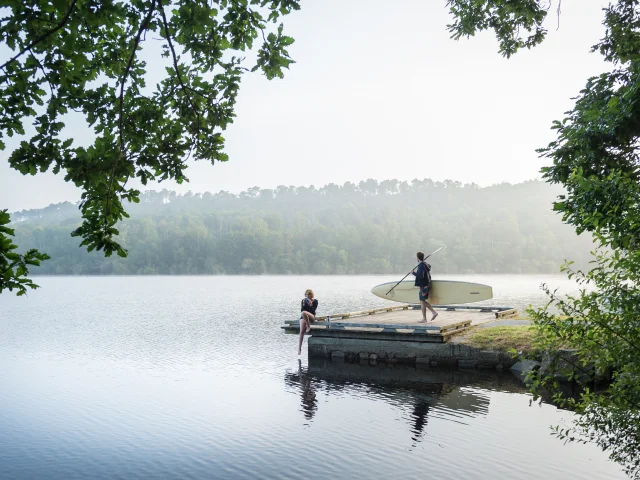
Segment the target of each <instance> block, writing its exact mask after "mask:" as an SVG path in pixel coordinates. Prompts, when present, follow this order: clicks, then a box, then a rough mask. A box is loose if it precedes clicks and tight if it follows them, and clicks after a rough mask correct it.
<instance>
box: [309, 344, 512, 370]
mask: <svg viewBox="0 0 640 480" xmlns="http://www.w3.org/2000/svg"><path fill="white" fill-rule="evenodd" d="M309 356H310V357H325V358H331V359H345V360H348V361H360V362H369V363H377V362H385V363H409V364H428V365H431V366H434V367H435V366H445V367H459V368H491V369H496V370H502V369H508V368H510V367H511V366H512V365H513V364H515V363H516V361H517V359H516V358H513V357H512V356H511V355H510V354H508V353H505V352H493V351H483V350H478V349H476V348H473V347H470V346H468V345H461V344H457V343H419V342H406V341H389V340H362V339H352V338H328V337H314V336H311V337H310V338H309Z"/></svg>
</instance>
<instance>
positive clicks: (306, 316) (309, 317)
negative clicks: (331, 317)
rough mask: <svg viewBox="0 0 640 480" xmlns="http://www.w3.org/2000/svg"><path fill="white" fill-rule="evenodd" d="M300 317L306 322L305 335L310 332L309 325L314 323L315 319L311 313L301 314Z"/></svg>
mask: <svg viewBox="0 0 640 480" xmlns="http://www.w3.org/2000/svg"><path fill="white" fill-rule="evenodd" d="M302 316H303V317H304V319H305V320H306V321H307V333H308V332H310V331H311V324H312V323H313V322H315V321H316V317H314V316H313V314H312V313H309V312H302Z"/></svg>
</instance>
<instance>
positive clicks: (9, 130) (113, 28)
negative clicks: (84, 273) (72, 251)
mask: <svg viewBox="0 0 640 480" xmlns="http://www.w3.org/2000/svg"><path fill="white" fill-rule="evenodd" d="M298 3H299V2H298V0H219V1H215V2H210V1H209V0H190V1H181V0H132V1H117V0H104V1H99V0H59V1H53V2H50V1H48V0H31V1H23V0H3V1H0V47H2V48H3V50H5V51H8V52H9V53H8V58H7V60H6V61H2V62H1V63H0V86H1V87H0V150H2V149H4V148H5V143H4V142H3V139H5V137H6V136H9V137H12V136H14V135H20V136H22V137H23V138H24V139H23V140H22V141H21V142H20V144H19V146H18V147H17V148H16V149H15V150H14V151H13V152H12V153H11V155H10V157H9V163H10V165H11V166H12V167H13V168H15V169H17V170H18V171H20V172H22V173H23V174H31V175H35V174H37V173H38V172H44V171H47V170H49V169H51V170H52V171H53V172H54V173H59V172H63V173H64V175H65V180H66V181H70V182H73V183H75V185H77V186H78V187H80V188H81V189H82V192H83V193H82V202H81V204H80V208H81V211H82V216H83V219H84V220H83V222H82V224H81V225H80V226H79V227H78V228H76V229H75V230H74V231H73V235H74V236H79V237H81V238H82V245H83V246H87V247H88V249H89V250H93V249H96V250H102V251H104V253H105V255H107V256H110V255H111V254H112V253H114V252H115V253H117V254H118V255H120V256H125V255H126V251H125V249H124V248H122V246H121V245H120V244H119V243H118V242H117V241H116V236H117V235H118V230H117V229H116V224H117V223H118V222H119V221H120V220H122V219H123V218H125V217H127V216H128V215H127V213H126V211H125V210H124V207H123V204H122V202H123V201H127V202H137V201H139V193H140V192H139V191H138V190H136V189H134V188H130V187H127V182H128V181H129V179H131V178H138V179H139V180H140V181H141V182H142V184H143V185H146V184H147V183H148V182H149V181H152V180H164V179H168V178H171V179H175V180H176V181H178V183H180V182H182V181H184V180H185V179H186V176H185V172H184V170H185V164H186V161H187V159H188V158H194V159H196V160H205V161H209V162H212V163H214V162H216V161H226V160H227V155H226V154H225V153H224V148H223V147H224V138H223V136H222V132H223V131H224V130H225V128H226V127H227V126H228V125H229V123H231V122H232V121H233V117H234V108H235V103H236V98H237V95H238V89H239V86H240V79H241V77H242V75H243V73H245V72H246V71H248V70H254V71H255V70H261V71H262V72H263V73H264V75H266V77H267V78H269V79H271V78H275V77H282V75H283V69H284V68H288V66H289V65H290V64H291V63H292V60H291V58H290V57H289V54H288V52H287V47H288V46H289V45H291V44H292V43H293V39H292V38H291V37H288V36H286V35H284V34H283V29H282V25H281V24H280V25H279V26H277V27H276V26H274V25H275V24H277V22H278V20H279V19H280V18H281V17H282V16H285V15H287V14H289V13H290V12H291V11H292V10H296V9H298V8H299V4H298ZM157 40H159V46H160V51H159V52H158V57H159V58H154V59H152V60H151V61H152V62H153V63H157V64H159V65H164V66H165V68H164V72H163V74H161V75H160V76H157V75H158V73H157V71H154V72H153V75H151V74H150V71H149V68H148V64H147V61H146V60H144V59H143V58H142V57H141V55H140V52H141V50H142V48H143V46H144V45H145V44H149V43H150V42H151V43H153V42H155V41H157ZM252 48H256V49H257V50H258V52H257V58H256V60H255V61H254V62H251V63H249V62H248V60H247V59H246V58H245V57H242V56H237V55H238V54H239V53H240V54H242V53H243V52H247V51H249V50H251V49H252ZM153 49H154V46H153V45H151V46H150V47H149V50H150V51H152V50H153ZM147 58H149V57H147ZM148 83H149V84H150V85H147V84H148ZM71 112H73V113H74V114H75V115H76V116H81V117H82V118H84V120H85V121H86V123H87V125H88V126H89V127H90V128H91V129H92V130H93V133H94V134H95V139H94V140H93V142H92V144H91V145H89V146H77V145H74V143H76V140H75V139H74V136H73V133H71V134H70V132H67V131H65V121H66V120H65V119H66V118H67V115H68V114H69V113H71ZM28 123H31V124H32V127H33V128H28V127H27V128H25V127H26V126H27V124H28Z"/></svg>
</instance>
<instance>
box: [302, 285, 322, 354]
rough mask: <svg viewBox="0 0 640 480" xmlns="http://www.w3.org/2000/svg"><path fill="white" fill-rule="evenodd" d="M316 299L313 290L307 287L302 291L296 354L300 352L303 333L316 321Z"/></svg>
mask: <svg viewBox="0 0 640 480" xmlns="http://www.w3.org/2000/svg"><path fill="white" fill-rule="evenodd" d="M317 308H318V300H316V299H315V298H313V290H311V289H310V288H308V289H307V290H306V291H305V292H304V298H303V299H302V302H301V304H300V312H302V313H301V314H300V341H299V342H298V355H300V354H301V353H302V340H303V339H304V334H305V333H308V332H309V331H310V330H311V324H312V323H313V322H315V321H316V309H317Z"/></svg>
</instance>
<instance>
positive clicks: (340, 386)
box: [284, 358, 526, 447]
mask: <svg viewBox="0 0 640 480" xmlns="http://www.w3.org/2000/svg"><path fill="white" fill-rule="evenodd" d="M284 380H285V384H286V386H287V387H288V388H290V389H292V390H294V391H297V392H298V394H299V395H300V405H301V409H300V410H301V412H302V413H303V416H304V419H305V421H310V420H312V419H313V417H314V416H315V415H316V414H317V412H318V393H319V392H321V393H325V394H328V395H334V394H338V393H339V394H348V395H353V396H362V397H367V398H372V397H375V399H377V400H382V401H385V402H387V403H389V404H391V405H393V406H395V407H396V408H399V409H401V410H402V412H403V415H402V416H403V418H405V419H406V421H407V422H408V427H409V431H410V435H411V439H412V442H413V446H414V447H415V446H416V444H417V443H419V442H420V441H422V439H423V438H424V437H425V433H426V430H427V425H428V420H429V418H430V417H433V418H439V419H444V420H448V421H454V422H457V423H463V424H464V423H465V418H469V417H479V416H485V415H486V414H487V413H488V411H489V403H490V394H491V391H494V390H495V391H501V392H512V393H525V391H526V390H525V388H524V387H523V385H522V383H521V382H520V381H519V380H518V379H517V378H515V377H514V376H513V375H512V374H511V373H508V372H505V373H501V372H493V371H478V370H474V371H464V370H448V369H428V368H420V367H415V366H405V365H386V364H378V365H369V364H362V363H348V362H332V361H331V360H327V359H323V358H310V359H309V366H308V367H306V368H304V367H303V366H302V363H301V362H300V361H298V371H297V372H287V373H285V377H284Z"/></svg>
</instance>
